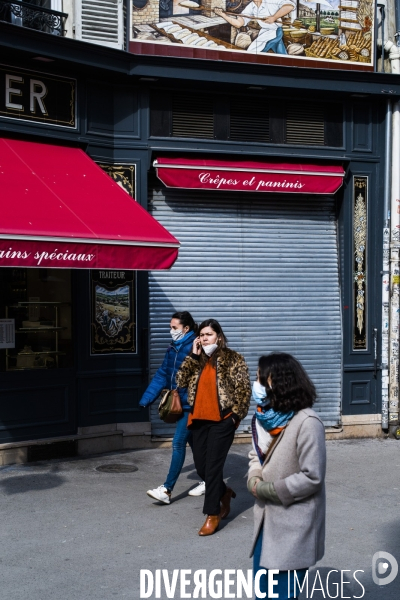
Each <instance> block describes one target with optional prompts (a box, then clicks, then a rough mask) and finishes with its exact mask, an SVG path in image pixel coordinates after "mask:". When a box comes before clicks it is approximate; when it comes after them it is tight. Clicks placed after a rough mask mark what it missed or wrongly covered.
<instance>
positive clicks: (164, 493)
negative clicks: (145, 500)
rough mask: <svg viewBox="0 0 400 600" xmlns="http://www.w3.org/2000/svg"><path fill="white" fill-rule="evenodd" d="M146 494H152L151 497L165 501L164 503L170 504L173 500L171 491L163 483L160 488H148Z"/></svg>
mask: <svg viewBox="0 0 400 600" xmlns="http://www.w3.org/2000/svg"><path fill="white" fill-rule="evenodd" d="M146 494H147V495H148V496H150V498H154V500H158V501H159V502H164V504H170V502H171V492H169V491H168V490H167V488H166V487H164V486H163V485H160V486H159V487H158V488H154V490H147V492H146Z"/></svg>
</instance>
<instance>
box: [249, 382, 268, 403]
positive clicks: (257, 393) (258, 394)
mask: <svg viewBox="0 0 400 600" xmlns="http://www.w3.org/2000/svg"><path fill="white" fill-rule="evenodd" d="M252 397H253V400H254V401H255V402H257V404H261V403H262V402H264V401H265V400H266V397H267V390H266V389H265V387H264V386H263V385H261V383H260V382H259V381H255V382H254V383H253V393H252Z"/></svg>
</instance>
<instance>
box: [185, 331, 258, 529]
mask: <svg viewBox="0 0 400 600" xmlns="http://www.w3.org/2000/svg"><path fill="white" fill-rule="evenodd" d="M199 332H200V333H199V337H198V338H196V339H195V340H194V342H193V349H192V354H189V356H187V357H186V359H185V360H184V362H183V363H182V365H181V368H180V369H179V371H178V373H177V375H176V383H177V385H178V387H186V388H187V391H188V395H187V402H188V404H189V405H190V406H191V407H192V409H191V415H190V416H189V420H188V427H189V428H190V429H191V431H192V433H193V458H194V463H195V466H196V470H197V473H198V475H199V477H201V479H203V481H205V483H206V492H205V499H204V508H203V512H204V514H205V515H207V519H206V521H205V523H204V525H203V527H202V528H201V529H200V531H199V535H211V534H213V533H214V532H215V531H216V530H217V528H218V526H219V522H220V520H221V518H222V519H223V518H225V517H227V516H228V514H229V511H230V501H231V498H235V496H236V494H235V492H234V491H233V490H232V489H231V488H228V487H227V486H226V485H225V483H224V480H223V468H224V464H225V460H226V457H227V455H228V452H229V448H230V447H231V444H232V442H233V438H234V435H235V429H236V428H237V427H238V425H239V423H240V421H241V420H242V419H243V418H244V417H245V416H246V415H247V412H248V410H249V404H250V397H251V387H250V378H249V371H248V368H247V365H246V362H245V360H244V358H243V356H241V355H240V354H238V353H237V352H235V351H234V350H230V349H229V348H227V346H226V342H227V340H226V337H225V335H224V333H223V331H222V328H221V326H220V324H219V323H218V321H216V320H215V319H208V320H206V321H204V322H203V323H202V324H201V325H200V327H199Z"/></svg>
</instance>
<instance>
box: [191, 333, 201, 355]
mask: <svg viewBox="0 0 400 600" xmlns="http://www.w3.org/2000/svg"><path fill="white" fill-rule="evenodd" d="M192 352H193V354H197V356H200V354H201V342H200V338H199V337H197V338H196V339H195V340H194V341H193V347H192Z"/></svg>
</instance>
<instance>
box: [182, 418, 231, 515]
mask: <svg viewBox="0 0 400 600" xmlns="http://www.w3.org/2000/svg"><path fill="white" fill-rule="evenodd" d="M191 430H192V432H193V459H194V464H195V467H196V471H197V474H198V476H199V477H200V478H201V479H202V480H203V481H205V482H206V494H205V498H204V506H203V513H204V514H205V515H219V513H220V511H221V507H220V500H221V498H222V496H223V495H224V494H225V492H226V485H225V483H224V479H223V471H224V464H225V460H226V457H227V456H228V452H229V448H230V447H231V445H232V442H233V438H234V436H235V423H234V422H233V419H232V417H227V418H226V419H223V421H195V422H194V423H193V425H192V427H191Z"/></svg>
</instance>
